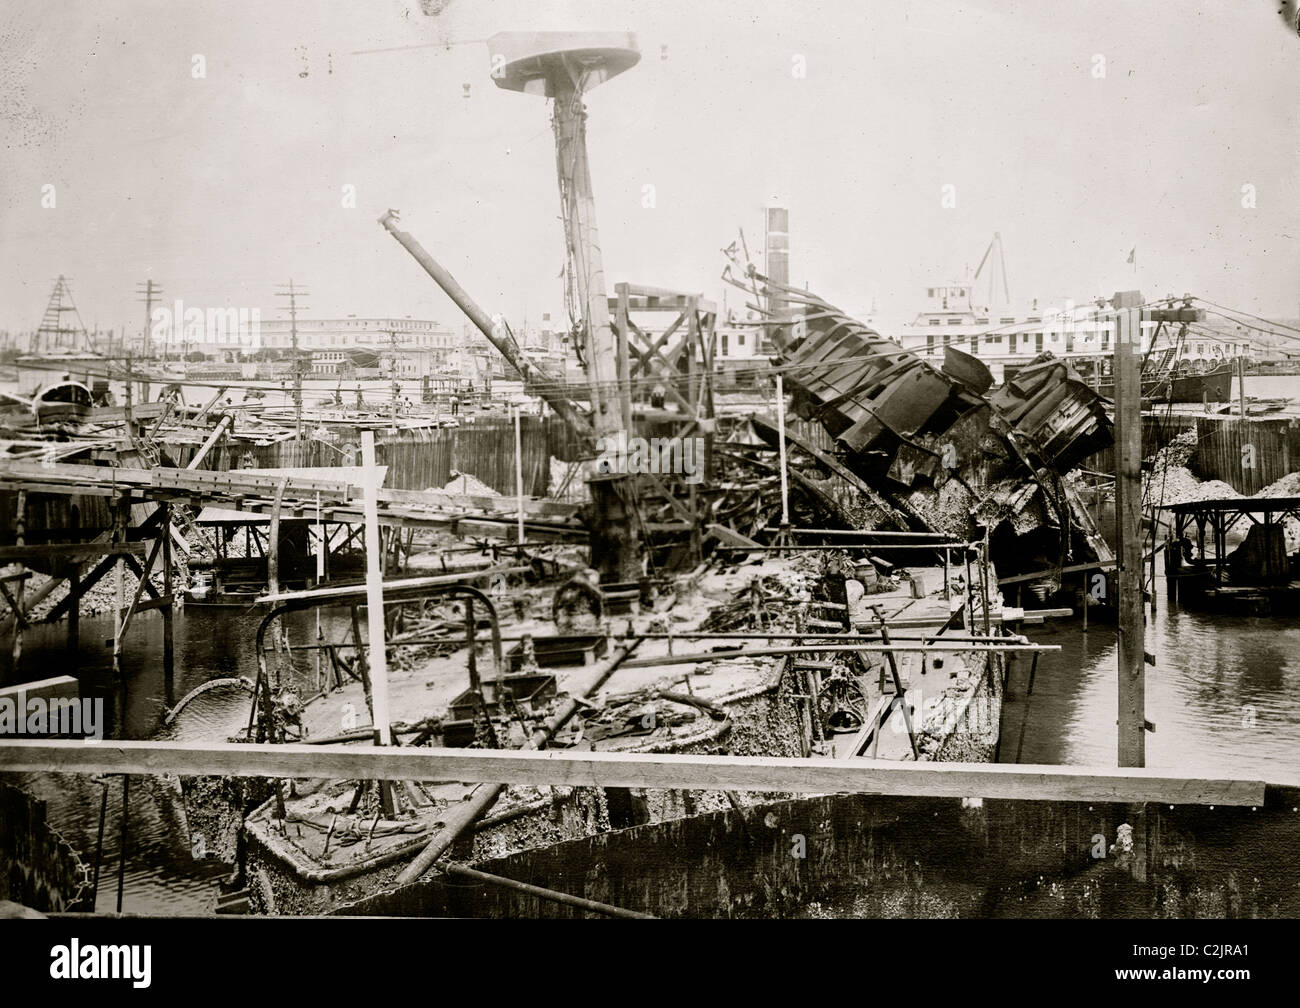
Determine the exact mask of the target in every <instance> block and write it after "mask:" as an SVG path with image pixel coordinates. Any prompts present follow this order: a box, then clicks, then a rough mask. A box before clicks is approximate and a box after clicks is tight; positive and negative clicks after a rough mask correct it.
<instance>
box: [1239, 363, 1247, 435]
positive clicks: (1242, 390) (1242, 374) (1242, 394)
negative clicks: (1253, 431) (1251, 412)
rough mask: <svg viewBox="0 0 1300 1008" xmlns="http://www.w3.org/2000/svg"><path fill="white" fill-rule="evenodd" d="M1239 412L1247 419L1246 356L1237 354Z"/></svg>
mask: <svg viewBox="0 0 1300 1008" xmlns="http://www.w3.org/2000/svg"><path fill="white" fill-rule="evenodd" d="M1237 412H1238V413H1240V414H1241V418H1242V419H1243V420H1245V419H1246V358H1245V357H1243V356H1242V355H1241V354H1237Z"/></svg>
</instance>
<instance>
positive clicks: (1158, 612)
mask: <svg viewBox="0 0 1300 1008" xmlns="http://www.w3.org/2000/svg"><path fill="white" fill-rule="evenodd" d="M1292 380H1295V379H1292ZM1112 523H1113V511H1112V509H1110V508H1106V509H1104V513H1103V515H1102V520H1101V529H1102V531H1103V534H1106V536H1107V538H1108V539H1109V538H1111V536H1110V535H1109V533H1110V532H1111V529H1112ZM1239 539H1240V530H1234V533H1233V534H1230V535H1229V539H1228V543H1229V547H1230V548H1231V547H1232V546H1234V545H1235V544H1236V542H1237V541H1239ZM1157 582H1158V583H1157V586H1156V609H1155V612H1154V614H1153V613H1152V609H1151V606H1150V605H1149V604H1148V605H1147V607H1146V610H1145V611H1146V616H1147V624H1146V644H1145V649H1146V651H1148V652H1149V653H1151V654H1152V655H1154V657H1155V659H1156V664H1155V667H1154V668H1153V667H1152V666H1150V665H1148V666H1147V670H1146V717H1147V720H1148V721H1151V722H1153V723H1154V724H1155V726H1156V731H1155V732H1148V733H1147V736H1146V765H1147V766H1149V767H1156V768H1160V769H1166V770H1178V771H1180V772H1183V773H1187V774H1199V775H1204V776H1211V777H1213V776H1225V777H1242V776H1249V777H1254V778H1261V779H1263V780H1265V781H1268V782H1270V783H1275V784H1281V783H1300V745H1297V743H1300V624H1297V623H1296V622H1294V621H1288V620H1282V619H1273V618H1267V617H1254V616H1223V615H1218V614H1209V613H1199V612H1189V611H1186V610H1181V609H1178V608H1176V607H1175V608H1174V609H1173V610H1171V609H1170V607H1169V605H1168V603H1167V599H1166V597H1165V585H1164V578H1163V576H1161V577H1158V578H1157ZM1026 633H1027V635H1028V636H1029V637H1030V638H1031V639H1032V640H1034V641H1035V642H1037V643H1040V644H1055V645H1059V646H1060V648H1061V650H1060V651H1059V652H1046V653H1044V654H1043V655H1042V657H1041V658H1040V659H1039V662H1038V669H1037V672H1036V674H1035V677H1034V692H1033V694H1032V695H1028V694H1027V693H1026V689H1025V687H1026V684H1027V680H1028V675H1029V664H1030V663H1029V662H1028V661H1022V662H1020V663H1019V667H1018V668H1017V669H1015V670H1013V673H1012V675H1011V677H1010V680H1009V689H1008V695H1007V697H1006V700H1005V701H1004V704H1003V709H1002V740H1001V747H1000V751H999V759H1000V760H1001V761H1002V762H1004V763H1049V764H1052V763H1055V764H1075V765H1079V764H1083V765H1092V766H1115V765H1116V755H1117V749H1118V736H1117V733H1118V728H1117V726H1116V712H1117V709H1118V691H1119V687H1118V682H1117V676H1118V660H1119V655H1118V643H1117V637H1116V627H1115V625H1114V624H1113V623H1097V622H1095V621H1094V622H1093V623H1092V624H1091V625H1090V627H1089V629H1088V631H1087V632H1086V633H1085V632H1084V631H1083V621H1082V619H1080V618H1073V619H1067V620H1051V621H1049V622H1047V623H1046V624H1044V625H1042V626H1034V627H1028V628H1027V629H1026Z"/></svg>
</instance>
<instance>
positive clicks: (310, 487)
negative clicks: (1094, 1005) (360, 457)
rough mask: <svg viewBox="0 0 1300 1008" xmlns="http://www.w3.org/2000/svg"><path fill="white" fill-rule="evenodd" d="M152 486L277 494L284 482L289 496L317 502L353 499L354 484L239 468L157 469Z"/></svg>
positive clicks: (209, 491) (218, 491) (170, 488)
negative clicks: (218, 470) (231, 469)
mask: <svg viewBox="0 0 1300 1008" xmlns="http://www.w3.org/2000/svg"><path fill="white" fill-rule="evenodd" d="M151 472H152V485H153V486H155V487H158V488H160V489H169V490H200V491H205V492H208V493H223V494H226V495H230V494H240V493H242V494H256V493H258V492H259V491H261V492H267V493H269V494H274V493H276V492H277V491H278V490H279V488H280V484H281V482H284V484H285V487H286V489H285V493H286V495H287V496H288V497H290V498H293V497H303V498H309V499H311V500H312V501H313V503H314V502H315V499H316V494H320V495H321V497H322V498H325V499H328V500H349V499H351V497H352V496H353V494H352V492H351V491H352V487H351V486H350V485H349V484H348V483H346V482H342V481H339V480H319V479H305V478H303V477H300V476H275V475H270V476H268V475H264V474H261V473H254V472H249V471H247V470H242V469H237V470H234V471H231V472H213V471H211V470H206V469H154V470H152V471H151Z"/></svg>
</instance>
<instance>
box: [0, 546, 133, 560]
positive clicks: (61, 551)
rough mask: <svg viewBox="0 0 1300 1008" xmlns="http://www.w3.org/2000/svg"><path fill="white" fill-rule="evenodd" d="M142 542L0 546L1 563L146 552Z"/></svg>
mask: <svg viewBox="0 0 1300 1008" xmlns="http://www.w3.org/2000/svg"><path fill="white" fill-rule="evenodd" d="M144 547H145V544H144V543H142V542H120V543H96V542H85V543H49V544H45V545H39V546H38V545H33V546H0V564H2V563H6V562H9V561H13V560H25V559H28V558H32V557H93V556H104V555H106V554H117V553H131V554H135V555H139V554H141V553H143V552H144Z"/></svg>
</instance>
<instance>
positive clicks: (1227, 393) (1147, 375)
mask: <svg viewBox="0 0 1300 1008" xmlns="http://www.w3.org/2000/svg"><path fill="white" fill-rule="evenodd" d="M1167 356H1170V355H1169V354H1168V352H1166V357H1167ZM1235 373H1236V368H1235V366H1234V364H1233V363H1232V362H1231V361H1229V362H1225V363H1223V364H1220V365H1218V366H1216V367H1212V368H1210V369H1209V370H1207V371H1197V370H1195V369H1194V368H1192V367H1188V366H1186V362H1180V363H1179V364H1177V365H1174V366H1172V367H1170V366H1169V365H1168V364H1167V363H1165V362H1164V361H1163V360H1162V362H1161V363H1160V364H1159V365H1157V366H1155V367H1151V366H1148V367H1146V368H1144V369H1143V371H1142V398H1143V399H1148V400H1150V401H1151V402H1158V403H1201V402H1227V401H1228V400H1229V399H1231V398H1232V381H1233V377H1234V375H1235ZM1097 392H1098V394H1100V395H1102V396H1105V397H1106V398H1107V399H1111V400H1114V398H1115V382H1114V379H1113V377H1112V376H1110V375H1104V376H1103V377H1102V379H1101V381H1100V383H1099V384H1098V385H1097Z"/></svg>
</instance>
